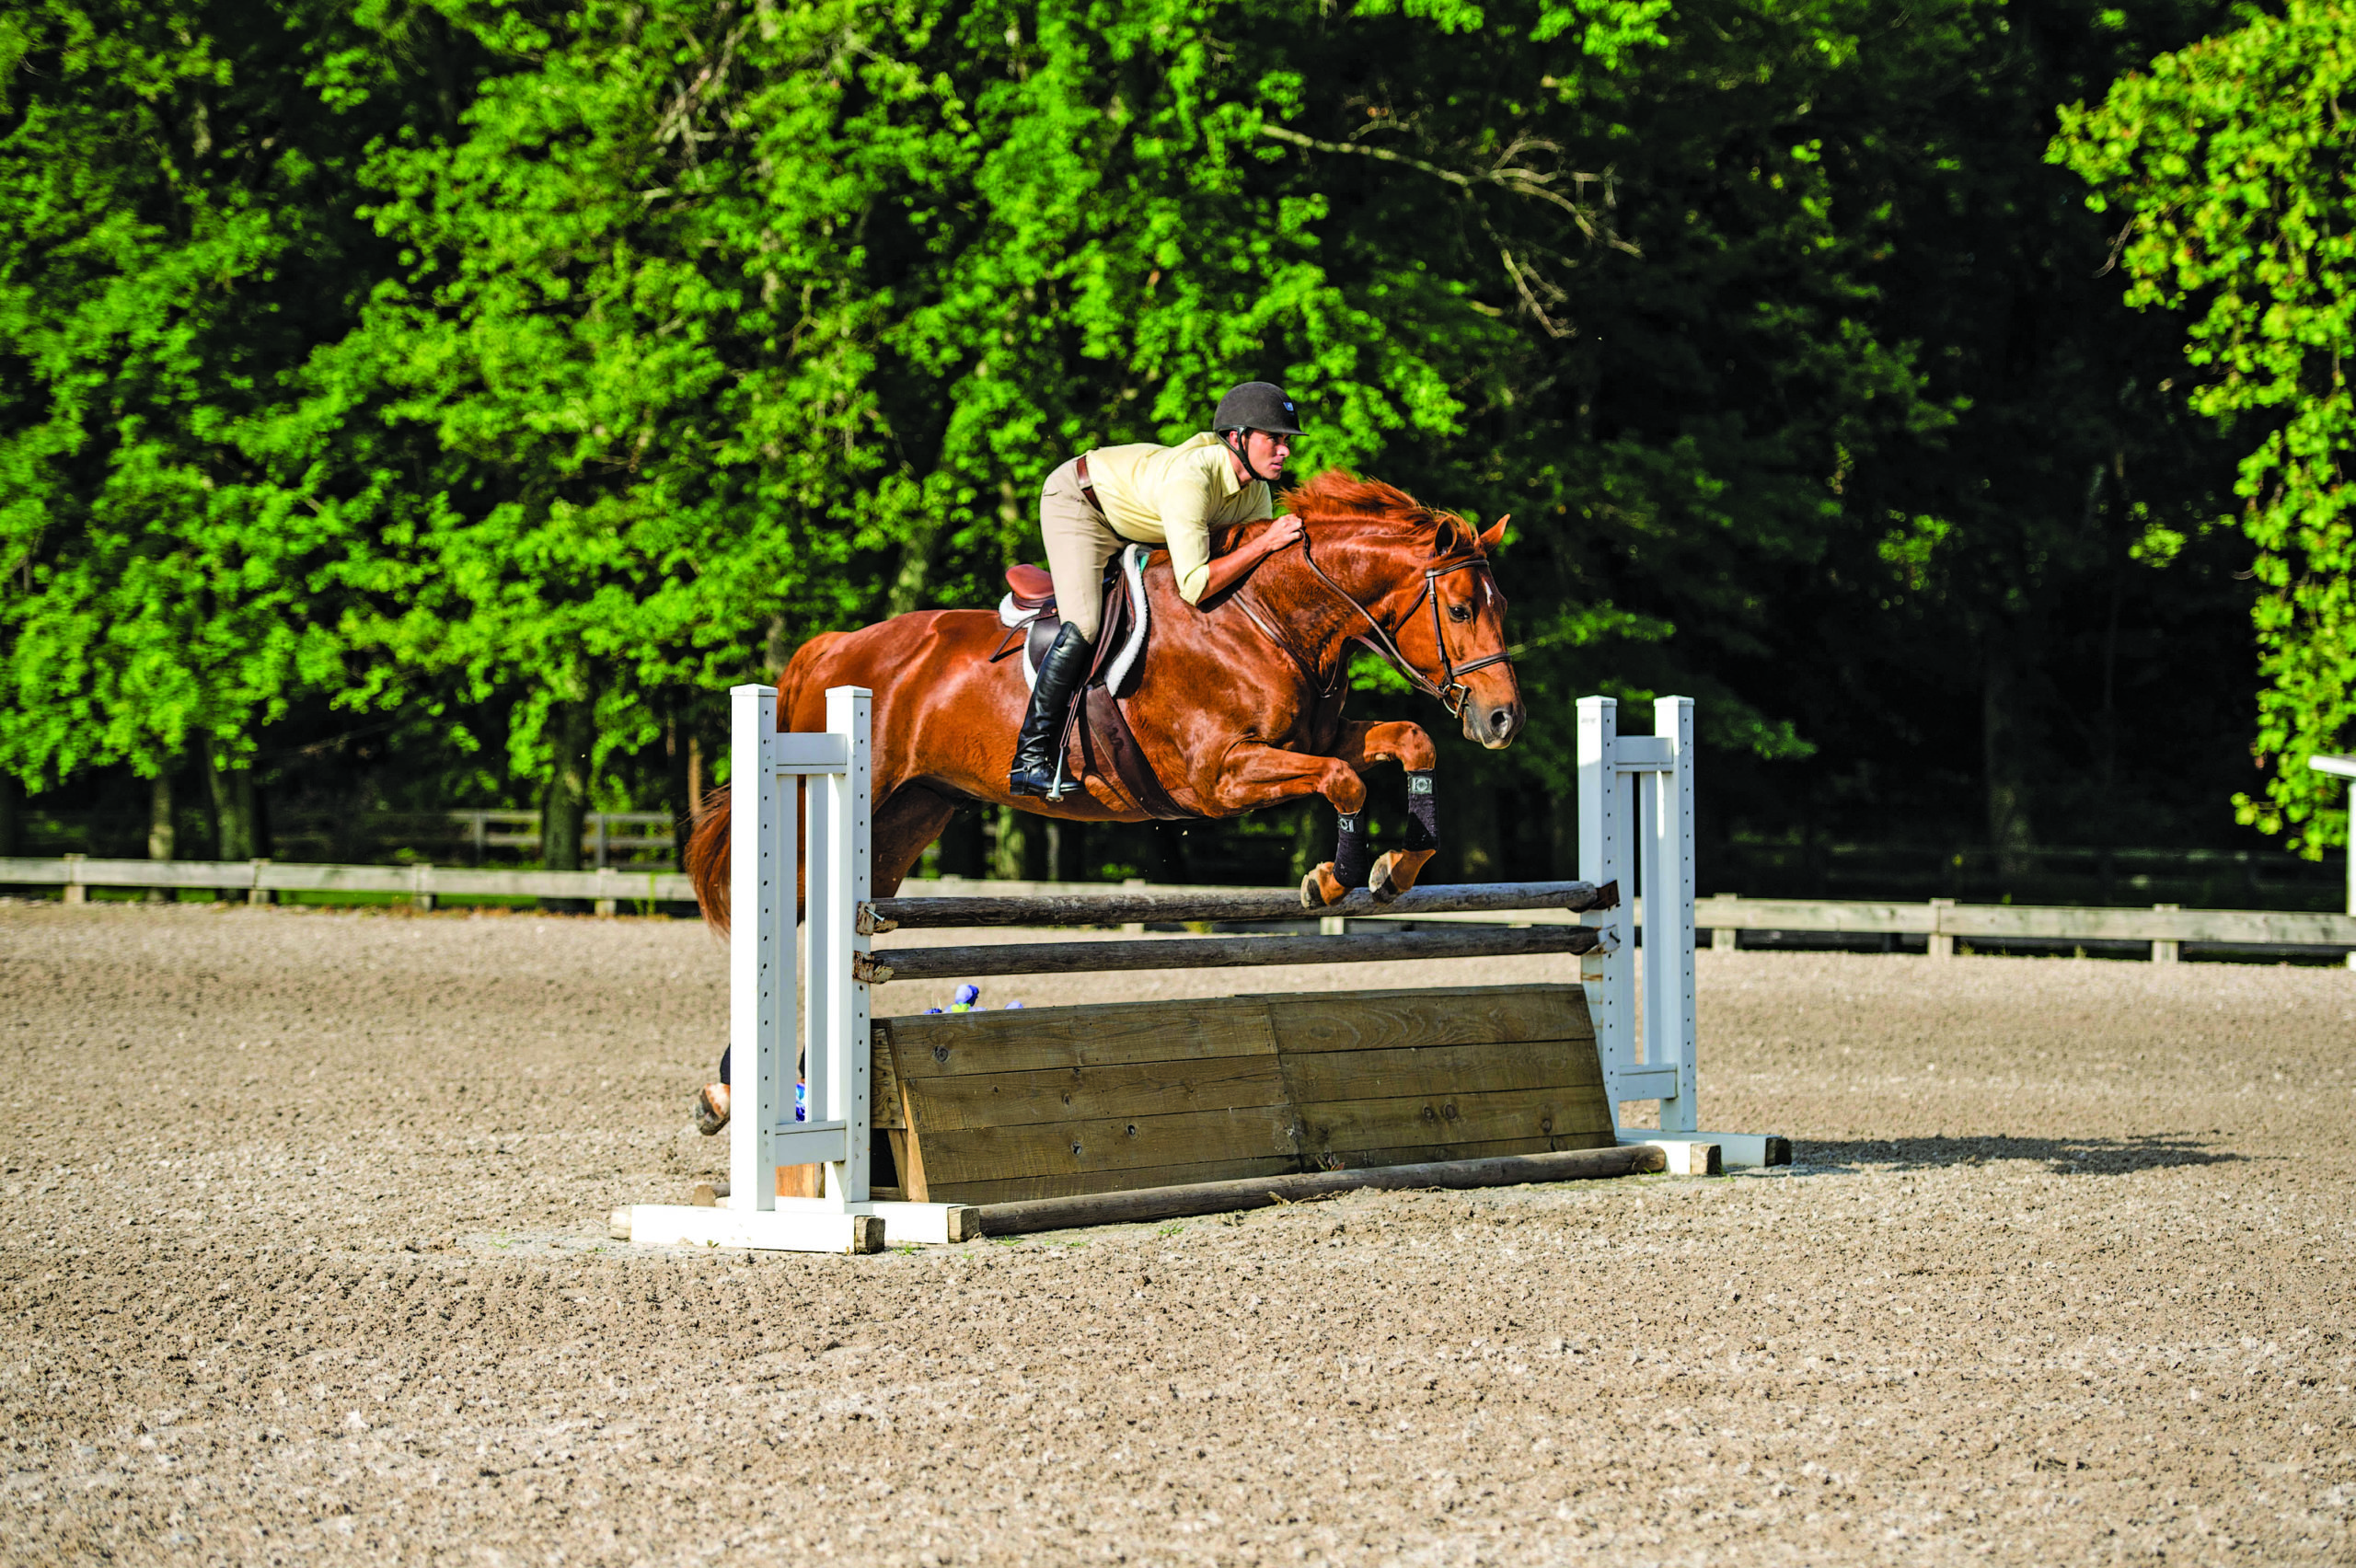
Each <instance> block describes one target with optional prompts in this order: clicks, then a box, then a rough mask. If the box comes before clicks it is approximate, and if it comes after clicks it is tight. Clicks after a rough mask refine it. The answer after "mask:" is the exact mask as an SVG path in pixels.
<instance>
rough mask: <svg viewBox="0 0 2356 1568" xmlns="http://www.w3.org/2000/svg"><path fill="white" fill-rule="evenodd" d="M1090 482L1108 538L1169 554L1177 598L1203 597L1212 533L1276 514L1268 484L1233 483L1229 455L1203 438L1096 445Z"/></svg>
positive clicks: (1207, 436) (1211, 439)
mask: <svg viewBox="0 0 2356 1568" xmlns="http://www.w3.org/2000/svg"><path fill="white" fill-rule="evenodd" d="M1088 479H1089V483H1090V484H1091V485H1092V486H1094V487H1095V490H1096V501H1097V503H1098V504H1099V505H1101V506H1102V507H1103V508H1104V517H1105V520H1106V521H1107V522H1109V523H1111V524H1112V525H1113V532H1114V533H1115V534H1118V535H1120V536H1121V537H1123V538H1125V539H1135V540H1136V541H1137V542H1138V543H1139V544H1142V545H1161V546H1164V547H1166V548H1168V549H1169V551H1170V569H1171V570H1172V571H1174V572H1176V573H1177V574H1178V592H1179V593H1180V594H1182V595H1184V598H1185V601H1186V603H1188V604H1190V605H1191V604H1194V603H1195V601H1196V600H1198V599H1200V598H1201V597H1202V596H1203V587H1204V584H1205V583H1206V582H1208V581H1209V578H1210V571H1211V530H1212V529H1214V528H1223V527H1226V526H1228V525H1230V524H1235V523H1253V522H1257V521H1258V520H1259V519H1261V518H1263V517H1273V516H1275V515H1276V507H1275V506H1274V504H1273V503H1272V498H1271V497H1270V496H1269V494H1268V487H1267V485H1266V484H1265V482H1264V481H1262V480H1259V479H1253V481H1251V482H1250V483H1249V484H1238V483H1237V482H1236V478H1235V468H1234V466H1233V465H1231V464H1230V463H1229V462H1228V460H1227V448H1226V447H1224V446H1222V445H1220V444H1219V439H1218V436H1217V435H1215V434H1213V433H1212V432H1209V431H1205V432H1202V433H1201V434H1200V435H1195V436H1189V437H1188V438H1187V439H1186V440H1184V441H1183V442H1180V443H1179V444H1177V445H1175V446H1100V447H1098V448H1097V449H1096V450H1095V451H1093V452H1091V453H1090V454H1088Z"/></svg>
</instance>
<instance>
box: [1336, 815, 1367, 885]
mask: <svg viewBox="0 0 2356 1568" xmlns="http://www.w3.org/2000/svg"><path fill="white" fill-rule="evenodd" d="M1339 820H1340V823H1341V831H1340V832H1339V833H1338V834H1337V835H1336V836H1335V837H1334V880H1335V881H1336V882H1340V883H1341V884H1342V885H1343V886H1344V887H1345V888H1349V889H1351V890H1352V891H1356V890H1357V889H1358V888H1362V887H1364V886H1365V885H1366V879H1367V876H1368V874H1369V872H1371V871H1372V870H1374V847H1373V846H1372V845H1370V844H1369V843H1368V842H1367V836H1366V818H1365V817H1363V816H1362V815H1360V814H1359V813H1356V812H1345V813H1340V815H1339Z"/></svg>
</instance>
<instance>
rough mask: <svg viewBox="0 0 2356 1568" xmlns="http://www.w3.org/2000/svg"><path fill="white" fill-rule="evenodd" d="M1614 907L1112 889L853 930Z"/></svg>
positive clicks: (1529, 893) (1556, 891)
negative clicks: (1306, 902) (1304, 900)
mask: <svg viewBox="0 0 2356 1568" xmlns="http://www.w3.org/2000/svg"><path fill="white" fill-rule="evenodd" d="M1619 902H1620V887H1619V884H1618V883H1616V882H1611V883H1607V884H1605V885H1604V886H1602V887H1597V886H1596V885H1595V884H1594V883H1592V882H1475V883H1465V884H1461V885H1454V886H1442V887H1417V888H1410V889H1408V890H1407V891H1406V892H1405V893H1403V894H1400V895H1399V896H1398V897H1396V898H1394V899H1392V901H1391V902H1390V903H1388V904H1382V903H1378V902H1377V901H1376V899H1375V897H1374V895H1373V894H1370V893H1369V892H1367V890H1366V889H1364V888H1359V889H1357V891H1356V892H1354V893H1352V894H1350V895H1349V896H1348V897H1347V898H1345V899H1344V900H1343V901H1342V902H1341V903H1339V904H1334V905H1327V906H1325V907H1323V908H1321V909H1310V908H1306V907H1304V906H1303V905H1302V904H1301V902H1300V899H1299V895H1297V894H1293V893H1291V892H1288V891H1280V890H1269V889H1261V888H1237V889H1236V890H1234V891H1233V892H1227V891H1223V890H1222V891H1218V892H1212V893H1202V892H1195V893H1156V892H1153V891H1150V890H1148V891H1144V892H1128V891H1126V890H1116V891H1107V892H1105V893H1102V894H1094V893H1063V894H1042V895H1040V896H1038V897H1034V898H991V897H953V898H925V897H921V896H918V897H908V896H902V897H899V898H877V899H872V900H870V901H869V902H868V903H866V904H864V905H861V906H860V924H861V928H862V929H863V930H865V931H866V932H868V933H869V934H871V935H872V934H875V933H879V932H883V931H891V930H938V929H942V928H951V927H965V926H1121V925H1128V924H1131V923H1133V922H1138V921H1144V920H1164V921H1184V920H1300V919H1308V918H1313V917H1333V916H1336V915H1343V916H1351V915H1355V916H1361V917H1363V916H1372V915H1380V916H1385V917H1390V918H1392V919H1399V918H1404V917H1414V916H1417V915H1459V914H1481V913H1486V912H1489V911H1492V910H1496V911H1500V912H1503V911H1507V910H1516V909H1568V910H1574V911H1581V912H1584V911H1587V910H1591V909H1611V908H1614V907H1616V906H1617V905H1619ZM1548 951H1554V950H1551V949H1550V950H1548Z"/></svg>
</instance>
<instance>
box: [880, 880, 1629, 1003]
mask: <svg viewBox="0 0 2356 1568" xmlns="http://www.w3.org/2000/svg"><path fill="white" fill-rule="evenodd" d="M908 902H913V900H911V901H908ZM1604 936H1605V933H1604V932H1602V931H1600V930H1598V929H1596V928H1593V927H1589V926H1533V927H1530V928H1526V929H1521V930H1489V931H1484V930H1481V929H1479V928H1473V929H1470V930H1465V931H1400V932H1384V933H1381V934H1380V935H1377V934H1372V933H1369V934H1368V935H1364V936H1355V937H1351V936H1344V937H1194V938H1186V937H1179V938H1172V939H1171V940H1163V941H1156V940H1141V939H1138V938H1135V937H1132V938H1130V939H1129V940H1126V941H1118V942H1005V943H999V944H997V945H992V946H981V947H943V948H894V949H892V950H891V951H888V952H877V953H867V954H863V955H861V956H860V957H859V958H857V959H854V960H853V961H852V962H853V964H854V968H853V970H852V973H853V974H857V975H859V976H860V978H862V979H864V980H866V981H868V982H869V983H870V984H872V985H877V986H881V985H883V983H884V982H886V981H888V980H970V979H976V978H980V977H987V976H989V975H996V974H1087V973H1091V972H1095V971H1099V970H1116V969H1235V968H1246V967H1252V966H1256V965H1265V964H1271V963H1406V962H1409V961H1411V960H1415V959H1426V958H1514V957H1519V956H1522V955H1524V954H1529V953H1547V952H1570V953H1584V952H1587V951H1590V950H1592V949H1594V948H1595V947H1597V946H1598V945H1599V944H1600V943H1601V940H1602V939H1603V937H1604Z"/></svg>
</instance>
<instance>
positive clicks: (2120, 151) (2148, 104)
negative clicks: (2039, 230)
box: [2053, 0, 2356, 854]
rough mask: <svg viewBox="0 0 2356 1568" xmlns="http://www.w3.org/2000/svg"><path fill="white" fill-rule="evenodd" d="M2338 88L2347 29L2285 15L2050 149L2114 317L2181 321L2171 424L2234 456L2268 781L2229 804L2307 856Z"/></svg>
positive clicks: (2338, 726) (2340, 636)
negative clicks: (2123, 281)
mask: <svg viewBox="0 0 2356 1568" xmlns="http://www.w3.org/2000/svg"><path fill="white" fill-rule="evenodd" d="M2352 82H2356V13H2351V12H2350V10H2349V9H2348V7H2347V6H2342V5H2339V4H2336V3H2332V0H2323V3H2314V0H2289V3H2288V4H2287V5H2286V6H2285V7H2284V9H2283V13H2282V14H2281V16H2279V17H2278V16H2265V15H2259V16H2254V17H2251V18H2250V19H2249V20H2248V22H2247V23H2246V25H2245V26H2243V27H2241V28H2238V29H2234V30H2232V31H2230V32H2225V33H2222V34H2220V35H2218V36H2216V37H2214V38H2210V39H2205V40H2201V41H2200V42H2199V43H2197V44H2194V45H2192V46H2191V47H2189V48H2186V49H2182V50H2178V51H2176V52H2173V53H2168V54H2164V55H2161V56H2160V57H2159V58H2157V59H2156V60H2154V61H2153V62H2152V64H2151V68H2150V70H2149V71H2147V72H2137V73H2135V74H2133V75H2129V76H2127V77H2126V78H2124V79H2122V80H2121V81H2119V83H2117V84H2116V85H2115V86H2112V87H2111V89H2110V91H2109V93H2108V95H2107V96H2106V97H2105V98H2104V99H2103V100H2102V102H2101V104H2100V105H2099V106H2098V107H2096V108H2092V109H2088V108H2086V107H2085V106H2084V105H2080V106H2078V107H2075V108H2073V109H2071V110H2068V111H2066V112H2065V113H2064V115H2063V118H2062V129H2061V135H2060V136H2059V137H2058V138H2057V139H2056V140H2055V142H2054V145H2053V156H2054V157H2055V158H2056V159H2057V160H2060V161H2065V162H2066V163H2067V164H2068V165H2069V167H2071V168H2073V169H2074V170H2075V171H2076V172H2078V173H2079V174H2080V175H2082V176H2084V177H2085V179H2086V180H2087V181H2088V182H2089V183H2090V184H2092V185H2093V186H2094V187H2095V188H2096V190H2095V194H2094V195H2093V196H2091V197H2090V198H2089V199H2088V205H2089V206H2091V207H2092V208H2093V209H2094V210H2095V211H2096V212H2105V211H2110V210H2119V211H2124V212H2125V213H2127V214H2128V219H2127V223H2126V224H2125V225H2124V226H2123V227H2121V229H2120V230H2119V240H2118V247H2117V257H2118V260H2119V263H2120V265H2121V266H2123V267H2124V268H2125V270H2126V271H2127V273H2128V274H2129V276H2130V277H2131V279H2132V280H2133V282H2132V284H2131V287H2130V289H2129V291H2128V296H2127V297H2128V300H2129V302H2130V303H2131V304H2133V305H2136V306H2154V307H2162V308H2165V309H2170V310H2180V311H2183V312H2185V313H2187V315H2188V316H2189V317H2190V318H2191V325H2190V328H2189V332H2188V340H2187V344H2186V357H2187V359H2188V360H2189V362H2190V363H2191V364H2192V366H2193V367H2194V375H2192V376H2191V377H2189V378H2188V379H2189V381H2190V384H2191V386H2190V403H2191V406H2192V408H2193V409H2195V410H2197V411H2198V412H2200V413H2201V414H2204V415H2209V416H2212V417H2213V418H2215V419H2217V420H2219V421H2222V422H2223V423H2224V424H2225V425H2226V427H2227V428H2228V429H2230V430H2232V431H2233V432H2235V436H2236V437H2237V438H2238V440H2239V441H2240V443H2241V444H2242V445H2243V447H2244V450H2245V453H2246V455H2244V456H2243V458H2242V460H2241V469H2240V477H2239V479H2238V481H2237V483H2236V484H2235V490H2236V491H2237V493H2238V494H2239V495H2240V496H2241V497H2242V499H2243V505H2242V509H2241V513H2240V524H2241V527H2242V530H2243V531H2244V532H2245V533H2246V535H2247V536H2248V537H2249V540H2250V542H2251V543H2252V544H2253V545H2255V546H2256V547H2257V559H2256V563H2255V571H2256V574H2257V577H2258V581H2259V582H2261V583H2262V584H2264V587H2265V593H2264V594H2263V595H2262V596H2261V597H2260V598H2259V600H2258V605H2257V610H2256V625H2257V631H2258V646H2259V649H2260V657H2259V667H2260V670H2261V672H2262V674H2263V677H2264V682H2263V684H2262V685H2261V686H2260V687H2259V689H2258V738H2257V744H2256V746H2255V748H2254V749H2255V751H2256V753H2257V755H2258V760H2259V762H2260V764H2261V766H2269V767H2271V768H2272V772H2271V775H2270V776H2269V778H2268V781H2267V786H2266V798H2265V799H2264V800H2258V799H2253V798H2251V797H2249V796H2247V795H2244V796H2239V797H2237V798H2236V805H2237V807H2238V808H2239V810H2240V813H2241V815H2242V819H2243V820H2244V821H2245V822H2250V821H2255V822H2257V823H2258V824H2261V825H2262V826H2263V827H2264V828H2265V830H2266V831H2268V832H2269V833H2281V832H2286V831H2287V832H2288V833H2290V835H2291V836H2292V839H2293V842H2294V843H2299V844H2302V845H2303V846H2304V847H2305V848H2306V849H2307V850H2308V851H2309V852H2310V853H2311V854H2312V853H2317V852H2319V851H2320V849H2321V847H2322V846H2323V845H2325V844H2327V843H2329V842H2332V841H2334V840H2339V841H2340V842H2345V841H2346V840H2347V837H2348V827H2347V824H2348V817H2347V813H2346V812H2345V810H2344V809H2336V808H2335V806H2334V803H2333V801H2334V797H2335V795H2336V794H2337V793H2338V790H2337V786H2336V785H2335V784H2334V783H2333V782H2332V781H2331V780H2330V779H2328V778H2325V777H2324V776H2322V775H2319V774H2316V773H2315V772H2314V771H2313V770H2311V769H2310V768H2309V767H2307V758H2308V757H2309V756H2311V755H2315V754H2316V753H2317V752H2328V751H2340V750H2347V749H2350V748H2356V487H2351V485H2350V479H2349V477H2348V475H2347V472H2346V464H2347V457H2348V453H2349V450H2350V446H2351V445H2356V400H2351V398H2350V389H2349V363H2348V361H2349V356H2350V352H2351V351H2356V330H2351V329H2352V328H2356V189H2351V186H2350V176H2351V173H2356V126H2351V124H2350V111H2351V110H2356V103H2351V102H2350V98H2349V94H2350V86H2351V83H2352Z"/></svg>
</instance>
